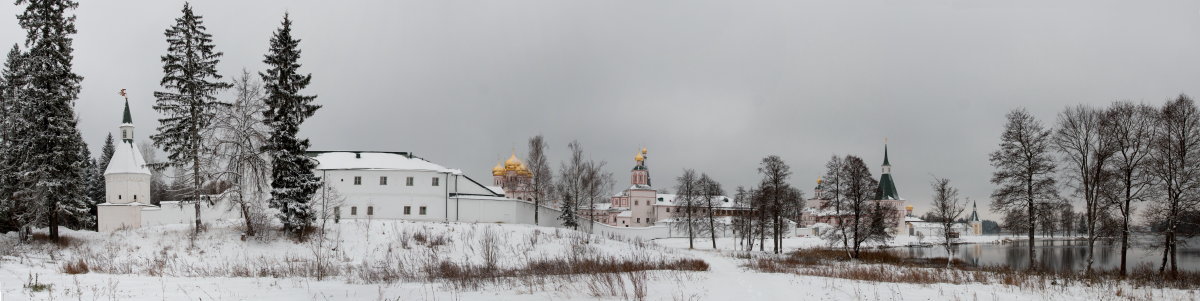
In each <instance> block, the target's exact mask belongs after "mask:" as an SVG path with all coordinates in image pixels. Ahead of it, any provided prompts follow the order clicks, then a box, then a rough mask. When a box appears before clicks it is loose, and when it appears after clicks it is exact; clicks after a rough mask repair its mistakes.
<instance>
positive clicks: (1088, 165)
mask: <svg viewBox="0 0 1200 301" xmlns="http://www.w3.org/2000/svg"><path fill="white" fill-rule="evenodd" d="M1107 120H1108V119H1107V118H1105V114H1104V111H1103V110H1101V109H1097V108H1094V107H1091V106H1087V105H1078V106H1074V107H1068V108H1066V109H1065V110H1063V111H1062V112H1060V113H1059V114H1058V126H1057V129H1056V130H1055V132H1054V136H1053V141H1054V147H1055V149H1056V150H1058V152H1059V153H1060V154H1062V159H1063V161H1064V163H1066V164H1064V166H1065V167H1066V168H1065V170H1066V173H1067V182H1066V184H1067V186H1068V187H1070V188H1072V189H1073V190H1074V191H1073V193H1074V194H1075V195H1076V196H1078V197H1081V198H1083V203H1084V206H1083V207H1084V212H1083V215H1084V216H1085V222H1086V224H1085V225H1084V227H1085V228H1086V230H1087V244H1088V245H1087V253H1088V255H1087V273H1089V274H1090V273H1091V272H1092V264H1093V263H1094V262H1095V246H1096V240H1097V238H1098V237H1099V235H1098V232H1097V231H1096V219H1097V217H1098V214H1099V212H1100V210H1102V209H1103V208H1104V207H1105V206H1104V205H1102V201H1101V193H1102V192H1101V191H1100V189H1103V188H1105V187H1111V186H1107V185H1103V183H1104V182H1105V181H1108V178H1109V177H1110V175H1111V174H1112V173H1111V172H1110V171H1109V167H1110V165H1111V164H1112V156H1113V154H1114V145H1113V142H1112V135H1110V134H1109V133H1108V132H1107V131H1105V130H1104V129H1105V128H1107V125H1105V123H1106V122H1107Z"/></svg>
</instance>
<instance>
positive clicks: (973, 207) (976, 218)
mask: <svg viewBox="0 0 1200 301" xmlns="http://www.w3.org/2000/svg"><path fill="white" fill-rule="evenodd" d="M978 207H979V206H978V204H976V203H975V202H971V219H970V220H969V221H972V222H978V221H979V213H978V212H976V211H978V209H979V208H978Z"/></svg>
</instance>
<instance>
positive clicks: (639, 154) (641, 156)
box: [633, 153, 646, 162]
mask: <svg viewBox="0 0 1200 301" xmlns="http://www.w3.org/2000/svg"><path fill="white" fill-rule="evenodd" d="M633 160H634V161H638V162H642V161H644V160H646V156H643V155H642V153H638V154H637V155H636V156H633Z"/></svg>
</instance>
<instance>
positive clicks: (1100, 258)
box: [890, 236, 1200, 271]
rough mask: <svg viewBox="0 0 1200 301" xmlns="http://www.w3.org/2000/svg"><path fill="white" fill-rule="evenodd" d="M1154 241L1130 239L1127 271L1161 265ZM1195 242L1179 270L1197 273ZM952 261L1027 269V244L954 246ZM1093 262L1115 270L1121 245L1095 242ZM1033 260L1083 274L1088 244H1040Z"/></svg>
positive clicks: (933, 252) (936, 252)
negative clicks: (1143, 266) (1145, 266)
mask: <svg viewBox="0 0 1200 301" xmlns="http://www.w3.org/2000/svg"><path fill="white" fill-rule="evenodd" d="M1157 239H1160V238H1157V237H1150V236H1144V237H1131V238H1130V241H1131V242H1132V245H1131V246H1130V248H1129V255H1128V263H1127V264H1128V266H1129V268H1130V269H1132V268H1133V267H1137V266H1138V265H1141V264H1150V265H1152V266H1153V267H1154V268H1155V269H1157V268H1158V266H1159V265H1161V264H1162V258H1163V250H1162V248H1157V247H1151V245H1152V244H1153V243H1155V242H1156V240H1157ZM1196 243H1197V241H1193V242H1192V243H1191V244H1188V245H1187V246H1180V247H1179V252H1178V254H1177V255H1176V256H1177V260H1178V262H1179V269H1180V270H1188V271H1200V247H1197V244H1196ZM954 248H955V250H956V251H955V253H954V257H955V258H958V259H961V260H963V261H964V262H967V263H970V264H973V265H1006V266H1009V267H1012V268H1016V269H1024V268H1027V267H1028V266H1029V249H1028V248H1029V245H1028V242H1027V241H1017V242H1012V243H1008V244H962V245H958V246H955V247H954ZM1095 249H1096V256H1095V259H1094V260H1095V262H1094V263H1092V268H1094V269H1098V270H1115V269H1118V268H1120V266H1121V244H1120V242H1119V241H1097V242H1096V246H1095ZM890 252H893V253H895V254H897V255H901V256H907V257H910V258H935V257H946V249H945V248H943V247H941V246H934V247H908V248H893V249H890ZM1034 252H1035V253H1036V254H1037V256H1036V257H1035V260H1036V261H1037V262H1038V265H1039V266H1040V267H1042V268H1053V269H1057V270H1068V269H1069V270H1084V269H1086V268H1087V241H1062V240H1039V241H1037V245H1036V246H1035V248H1034Z"/></svg>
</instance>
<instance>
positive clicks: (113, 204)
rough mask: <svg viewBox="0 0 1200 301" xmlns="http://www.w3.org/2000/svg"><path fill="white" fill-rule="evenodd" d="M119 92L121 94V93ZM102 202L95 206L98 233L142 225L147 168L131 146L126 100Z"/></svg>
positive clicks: (147, 202)
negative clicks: (119, 138)
mask: <svg viewBox="0 0 1200 301" xmlns="http://www.w3.org/2000/svg"><path fill="white" fill-rule="evenodd" d="M122 92H124V91H123V90H122ZM104 199H105V202H104V203H103V204H99V205H98V206H97V210H96V213H97V221H96V222H97V228H98V229H97V230H99V231H100V232H112V231H115V230H117V229H121V228H137V227H140V226H141V224H142V208H143V207H146V206H152V205H150V169H149V168H147V167H146V160H145V159H144V158H142V152H141V150H139V149H138V147H137V144H135V143H133V117H132V116H131V115H130V114H129V98H126V99H125V115H124V118H123V119H122V121H121V142H120V143H117V145H116V151H115V152H113V156H112V159H111V160H110V161H109V162H108V169H105V170H104Z"/></svg>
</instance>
